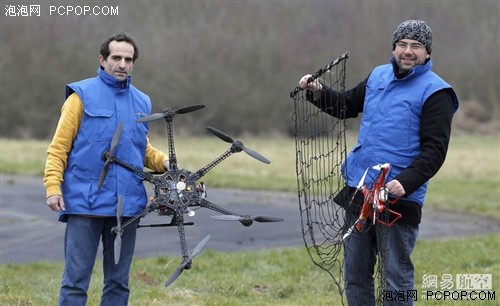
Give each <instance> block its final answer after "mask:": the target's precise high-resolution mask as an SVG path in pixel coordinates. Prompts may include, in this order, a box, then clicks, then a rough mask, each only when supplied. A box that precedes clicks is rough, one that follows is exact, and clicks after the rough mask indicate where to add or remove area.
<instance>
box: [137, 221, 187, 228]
mask: <svg viewBox="0 0 500 306" xmlns="http://www.w3.org/2000/svg"><path fill="white" fill-rule="evenodd" d="M183 224H184V225H185V226H186V225H194V222H184V223H183ZM171 226H177V224H172V223H159V224H144V225H142V224H139V225H138V226H137V228H141V227H171Z"/></svg>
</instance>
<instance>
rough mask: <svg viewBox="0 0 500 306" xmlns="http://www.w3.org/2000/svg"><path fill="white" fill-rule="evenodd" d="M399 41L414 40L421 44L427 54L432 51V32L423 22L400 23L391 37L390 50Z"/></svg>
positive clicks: (409, 21)
mask: <svg viewBox="0 0 500 306" xmlns="http://www.w3.org/2000/svg"><path fill="white" fill-rule="evenodd" d="M401 39H414V40H417V41H419V42H421V43H422V44H423V45H424V46H425V49H426V50H427V53H429V54H431V51H432V30H431V28H430V27H429V26H428V25H427V23H425V21H423V20H407V21H404V22H402V23H401V24H400V25H399V26H398V27H397V28H396V30H395V31H394V33H393V35H392V50H394V49H395V48H396V43H397V42H398V41H400V40H401Z"/></svg>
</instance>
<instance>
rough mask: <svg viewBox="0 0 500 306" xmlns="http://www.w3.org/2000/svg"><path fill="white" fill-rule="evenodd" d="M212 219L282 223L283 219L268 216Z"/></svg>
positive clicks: (218, 217) (228, 216) (220, 216)
mask: <svg viewBox="0 0 500 306" xmlns="http://www.w3.org/2000/svg"><path fill="white" fill-rule="evenodd" d="M211 218H212V219H216V220H222V221H246V220H247V221H256V222H283V221H285V219H283V218H280V217H268V216H257V217H253V218H252V217H250V216H235V215H216V216H211Z"/></svg>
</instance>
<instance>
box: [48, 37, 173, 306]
mask: <svg viewBox="0 0 500 306" xmlns="http://www.w3.org/2000/svg"><path fill="white" fill-rule="evenodd" d="M100 53H101V54H100V55H99V64H100V65H99V68H98V69H97V76H96V77H94V78H89V79H85V80H82V81H78V82H74V83H71V84H68V85H67V86H66V101H65V102H64V105H63V106H62V110H61V116H60V118H59V123H58V125H57V128H56V131H55V133H54V137H53V139H52V142H51V144H50V146H49V148H48V150H47V162H46V166H45V175H44V179H43V182H44V185H45V188H46V191H47V201H46V202H47V205H48V207H49V208H50V209H52V210H53V211H55V212H58V213H59V221H61V222H65V223H66V232H65V238H64V258H65V266H64V273H63V277H62V284H61V290H60V294H59V305H68V306H75V305H85V304H86V302H87V290H88V287H89V283H90V278H91V275H92V270H93V267H94V263H95V259H96V255H97V250H98V247H99V241H100V240H101V239H102V244H103V271H104V288H103V292H102V296H101V305H109V306H115V305H127V303H128V298H129V292H130V290H129V287H128V280H129V272H130V266H131V263H132V257H133V254H134V248H135V238H136V228H137V226H135V225H134V224H132V225H131V226H129V227H128V228H127V230H126V231H125V232H124V233H123V234H122V243H121V252H120V259H119V262H118V263H117V264H115V261H114V247H113V245H114V239H115V234H113V233H112V231H111V229H112V228H113V227H114V226H116V224H117V221H116V208H117V202H118V197H121V198H122V199H123V201H122V203H123V221H124V222H125V221H126V220H128V219H129V218H130V217H132V216H135V215H136V214H137V213H139V212H140V211H142V210H143V209H144V208H145V206H146V204H147V195H146V191H145V189H144V185H143V182H142V179H141V178H139V177H137V176H136V175H135V174H133V173H131V172H129V171H127V170H126V169H123V168H121V167H120V166H118V165H115V164H113V163H111V164H110V165H109V169H108V172H107V175H106V178H105V180H104V183H103V185H102V186H101V188H99V186H98V185H99V176H100V173H101V170H102V168H103V165H104V160H103V158H102V156H103V153H104V152H105V151H107V150H109V147H110V143H111V139H112V138H113V135H114V133H115V131H116V130H117V127H118V126H119V125H122V127H123V128H122V134H121V137H120V139H119V142H118V145H117V146H116V149H115V152H114V154H115V155H116V156H117V157H118V158H120V159H121V160H123V161H125V162H127V163H129V164H131V165H133V166H135V167H137V168H140V169H142V168H143V167H144V166H146V167H148V168H150V169H154V170H155V171H159V172H163V171H165V170H166V169H167V168H168V160H167V159H168V157H167V156H166V155H165V154H164V153H163V152H161V151H158V150H156V149H155V148H154V147H153V146H152V145H151V144H150V142H149V138H148V125H147V123H137V122H136V120H137V119H138V118H139V117H140V116H143V115H144V114H150V113H151V101H150V99H149V97H148V96H147V95H145V94H144V93H142V92H141V91H139V90H138V89H137V88H135V87H134V86H133V85H132V84H131V77H130V73H131V72H132V70H133V67H134V64H135V61H136V59H137V57H138V50H137V46H136V44H135V42H134V40H133V39H132V38H131V37H129V36H128V35H126V34H118V35H116V36H112V37H110V38H108V39H107V40H106V41H105V42H104V43H103V44H102V46H101V50H100ZM136 222H137V223H138V222H139V221H136Z"/></svg>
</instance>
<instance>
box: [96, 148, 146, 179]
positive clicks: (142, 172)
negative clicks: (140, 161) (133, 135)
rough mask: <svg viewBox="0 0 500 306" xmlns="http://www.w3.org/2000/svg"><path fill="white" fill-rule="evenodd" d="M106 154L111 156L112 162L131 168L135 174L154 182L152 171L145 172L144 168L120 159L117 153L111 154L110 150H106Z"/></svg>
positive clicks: (108, 156)
mask: <svg viewBox="0 0 500 306" xmlns="http://www.w3.org/2000/svg"><path fill="white" fill-rule="evenodd" d="M105 156H106V157H107V158H109V159H110V160H111V161H112V162H114V163H116V164H118V165H120V166H121V167H123V168H125V169H127V170H129V171H130V172H133V173H134V174H136V175H137V176H139V177H140V178H141V179H142V180H144V181H148V182H150V183H153V182H154V176H153V175H152V174H151V173H147V172H144V171H143V170H142V169H139V168H136V167H134V166H132V165H130V164H128V163H126V162H124V161H122V160H121V159H119V158H118V157H116V156H115V155H113V154H111V153H110V152H106V153H105Z"/></svg>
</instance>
